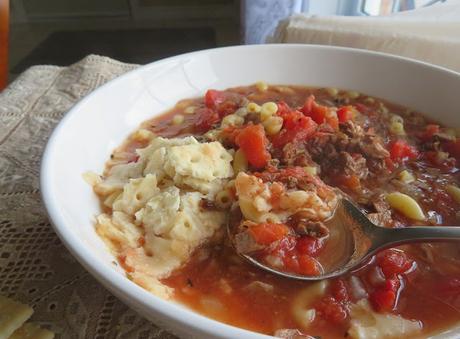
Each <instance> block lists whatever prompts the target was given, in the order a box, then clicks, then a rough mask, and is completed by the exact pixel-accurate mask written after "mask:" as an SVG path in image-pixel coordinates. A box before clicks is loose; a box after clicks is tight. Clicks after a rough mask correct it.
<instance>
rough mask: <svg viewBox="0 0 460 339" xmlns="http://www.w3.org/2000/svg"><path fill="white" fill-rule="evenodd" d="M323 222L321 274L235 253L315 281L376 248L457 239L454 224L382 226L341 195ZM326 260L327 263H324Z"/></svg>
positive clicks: (458, 234)
mask: <svg viewBox="0 0 460 339" xmlns="http://www.w3.org/2000/svg"><path fill="white" fill-rule="evenodd" d="M324 223H325V225H326V226H327V227H328V229H329V231H330V237H329V239H328V243H327V245H326V247H325V248H324V249H323V251H322V255H320V256H319V257H318V261H319V262H320V263H321V264H322V265H323V266H325V267H326V269H324V270H323V273H322V274H320V275H300V274H295V273H290V272H284V271H280V270H277V269H275V268H273V267H270V266H268V265H265V264H264V263H262V262H260V261H258V260H257V259H255V258H254V257H252V256H251V255H250V254H247V253H238V252H237V253H238V254H239V255H240V256H242V257H243V258H244V259H246V260H247V261H248V262H250V263H251V264H253V265H255V266H257V267H259V268H261V269H263V270H265V271H268V272H271V273H273V274H276V275H279V276H283V277H286V278H290V279H297V280H305V281H318V280H323V279H330V278H335V277H337V276H340V275H342V274H345V273H347V272H349V271H351V270H353V269H356V268H358V267H359V266H361V265H362V264H363V263H364V262H366V260H367V259H369V258H370V257H371V256H372V255H374V254H376V253H377V252H379V251H381V250H383V249H385V248H388V247H392V246H398V245H401V244H405V243H410V242H425V241H454V240H460V227H457V226H413V227H407V228H385V227H381V226H377V225H375V224H374V223H372V222H371V221H370V220H369V219H368V218H367V217H366V215H365V214H364V213H362V212H361V211H360V210H359V209H358V208H357V207H356V206H355V205H354V204H353V203H352V202H350V201H349V200H347V199H341V201H340V202H339V204H338V205H337V207H336V210H335V211H334V214H333V216H332V217H331V218H329V219H328V220H326V221H325V222H324ZM227 232H228V235H229V238H230V242H231V243H232V246H233V247H234V248H236V247H235V244H234V236H233V227H232V226H231V223H230V222H229V223H227ZM325 264H326V265H325Z"/></svg>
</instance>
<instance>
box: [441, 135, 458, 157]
mask: <svg viewBox="0 0 460 339" xmlns="http://www.w3.org/2000/svg"><path fill="white" fill-rule="evenodd" d="M443 148H444V150H446V152H448V153H449V155H450V156H451V157H454V158H455V159H457V161H459V162H460V138H457V140H455V141H451V142H448V143H446V144H445V145H444V147H443Z"/></svg>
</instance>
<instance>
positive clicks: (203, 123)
mask: <svg viewBox="0 0 460 339" xmlns="http://www.w3.org/2000/svg"><path fill="white" fill-rule="evenodd" d="M196 114H197V116H198V119H197V121H196V129H197V131H198V132H201V133H204V132H207V131H209V130H210V129H211V127H212V126H213V125H214V124H216V123H217V122H219V121H220V118H219V115H218V114H217V113H216V112H214V111H213V110H212V109H209V108H202V109H199V110H198V111H197V113H196Z"/></svg>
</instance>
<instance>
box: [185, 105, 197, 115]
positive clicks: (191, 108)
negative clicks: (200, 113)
mask: <svg viewBox="0 0 460 339" xmlns="http://www.w3.org/2000/svg"><path fill="white" fill-rule="evenodd" d="M195 111H196V107H195V106H188V107H186V108H185V109H184V113H185V114H193V113H195Z"/></svg>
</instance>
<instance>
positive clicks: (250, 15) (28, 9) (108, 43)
mask: <svg viewBox="0 0 460 339" xmlns="http://www.w3.org/2000/svg"><path fill="white" fill-rule="evenodd" d="M445 1H446V0H0V68H1V67H2V66H1V64H3V65H4V68H6V67H7V68H6V69H7V73H8V74H7V75H8V77H9V81H11V80H14V78H15V77H16V76H17V75H18V74H20V73H21V72H23V71H24V70H25V69H27V68H28V67H30V66H31V65H37V64H52V65H69V64H71V63H73V62H76V61H78V60H80V59H81V58H83V57H84V56H86V55H88V54H91V53H94V54H99V55H105V56H109V57H111V58H114V59H117V60H120V61H123V62H130V63H140V64H144V63H148V62H151V61H154V60H157V59H161V58H164V57H167V56H171V55H175V54H180V53H183V52H188V51H193V50H199V49H205V48H213V47H218V46H228V45H235V44H240V43H263V42H265V41H266V39H267V37H268V36H270V34H271V33H272V32H273V30H274V29H275V28H276V26H277V24H278V23H279V21H280V20H282V19H284V18H286V17H288V16H289V15H291V14H294V13H308V14H319V15H331V14H338V15H354V16H358V15H359V16H378V15H386V14H390V13H394V12H399V11H405V10H410V9H414V8H419V7H424V6H429V5H432V4H434V3H440V2H445ZM447 1H448V0H447ZM8 5H9V10H8V9H7V8H8ZM8 20H9V24H8V23H7V22H8ZM2 27H3V28H2ZM8 27H9V46H8V45H7V44H6V42H5V37H3V38H2V33H1V31H2V30H3V31H5V30H7V29H8ZM4 35H5V34H4ZM1 50H3V52H2V51H1ZM2 53H3V54H2ZM6 55H8V58H9V60H8V61H7V60H6ZM6 65H8V66H6ZM0 72H1V70H0Z"/></svg>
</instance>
